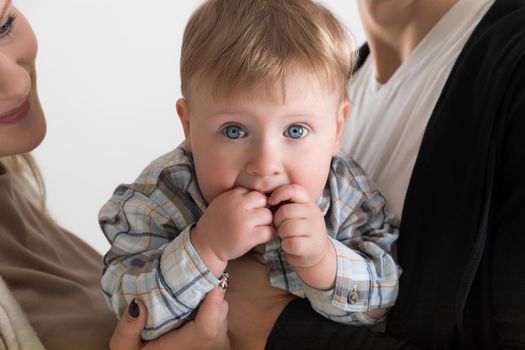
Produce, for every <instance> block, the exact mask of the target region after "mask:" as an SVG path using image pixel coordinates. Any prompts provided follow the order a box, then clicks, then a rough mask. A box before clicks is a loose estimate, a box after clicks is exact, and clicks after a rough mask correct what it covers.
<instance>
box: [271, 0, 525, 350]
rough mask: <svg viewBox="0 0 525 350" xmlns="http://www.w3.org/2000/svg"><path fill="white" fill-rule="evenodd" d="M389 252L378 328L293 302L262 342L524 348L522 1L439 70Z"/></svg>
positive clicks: (486, 21) (490, 20)
mask: <svg viewBox="0 0 525 350" xmlns="http://www.w3.org/2000/svg"><path fill="white" fill-rule="evenodd" d="M367 52H368V50H367V48H366V46H365V47H363V48H362V49H361V57H360V59H361V62H364V60H365V59H366V56H367ZM398 259H399V264H400V265H401V267H402V268H403V274H402V276H401V280H400V294H399V298H398V301H397V303H396V305H395V306H394V307H393V308H392V310H391V312H390V314H389V316H388V325H387V329H386V333H385V334H374V333H372V332H370V330H369V329H366V328H357V327H351V326H340V325H335V324H334V323H331V322H329V321H326V320H324V319H322V317H319V316H317V315H316V314H315V312H314V311H312V310H311V309H310V308H309V305H308V303H307V302H305V301H304V300H294V301H293V302H291V303H290V304H289V305H288V306H287V308H286V309H285V310H284V311H283V313H282V314H281V316H280V318H279V320H278V321H277V323H276V325H275V327H274V329H273V331H272V334H271V335H270V337H269V339H268V343H267V348H268V349H281V348H282V349H285V348H286V349H412V348H415V347H416V345H417V346H421V347H423V348H438V349H497V348H524V349H525V0H496V2H495V4H494V5H493V6H492V8H491V9H490V10H489V11H488V12H487V14H486V15H485V16H484V18H483V19H482V21H481V22H480V23H479V25H478V26H477V28H476V29H475V31H474V32H473V34H472V35H471V37H470V39H469V40H468V42H467V43H466V45H465V47H464V48H463V50H462V52H461V54H460V56H459V57H458V59H457V61H456V63H455V65H454V68H453V70H452V72H451V73H450V76H449V77H448V80H447V82H446V84H445V87H444V89H443V91H442V93H441V96H440V98H439V100H438V102H437V104H436V106H435V108H434V111H433V113H432V116H431V118H430V120H429V123H428V125H427V128H426V131H425V134H424V137H423V141H422V144H421V148H420V150H419V154H418V158H417V160H416V164H415V166H414V170H413V173H412V177H411V180H410V184H409V187H408V191H407V195H406V198H405V203H404V209H403V220H402V223H401V227H400V238H399V242H398Z"/></svg>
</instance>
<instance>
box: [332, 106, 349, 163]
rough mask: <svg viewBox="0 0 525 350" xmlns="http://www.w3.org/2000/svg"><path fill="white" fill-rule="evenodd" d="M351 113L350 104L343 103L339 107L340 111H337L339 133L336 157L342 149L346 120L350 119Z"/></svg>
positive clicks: (335, 149) (336, 143)
mask: <svg viewBox="0 0 525 350" xmlns="http://www.w3.org/2000/svg"><path fill="white" fill-rule="evenodd" d="M349 113H350V102H348V101H346V100H345V101H343V102H342V103H341V105H340V106H339V109H338V111H337V131H336V132H337V133H336V137H335V140H336V141H335V144H334V150H333V155H336V154H337V152H339V149H340V148H341V143H342V141H343V136H344V135H343V133H344V131H345V124H346V120H347V119H348V114H349Z"/></svg>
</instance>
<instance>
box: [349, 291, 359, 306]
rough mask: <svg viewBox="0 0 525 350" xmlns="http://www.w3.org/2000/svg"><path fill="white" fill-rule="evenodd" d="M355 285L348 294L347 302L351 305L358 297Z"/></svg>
mask: <svg viewBox="0 0 525 350" xmlns="http://www.w3.org/2000/svg"><path fill="white" fill-rule="evenodd" d="M356 290H357V287H354V289H352V291H351V292H350V293H349V294H348V302H349V303H350V304H351V305H353V304H355V303H356V301H357V299H359V294H358V293H357V291H356Z"/></svg>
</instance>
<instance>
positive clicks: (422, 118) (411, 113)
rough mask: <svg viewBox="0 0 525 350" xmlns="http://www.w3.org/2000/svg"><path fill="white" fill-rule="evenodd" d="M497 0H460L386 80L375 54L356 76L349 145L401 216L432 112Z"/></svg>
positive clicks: (389, 205) (347, 133)
mask: <svg viewBox="0 0 525 350" xmlns="http://www.w3.org/2000/svg"><path fill="white" fill-rule="evenodd" d="M493 2H494V0H460V1H458V2H457V3H456V4H455V5H454V6H453V7H452V8H451V9H450V10H449V11H448V12H447V13H446V14H445V16H443V18H441V20H440V21H439V22H438V23H437V24H436V25H435V26H434V28H432V30H431V31H430V32H429V33H428V34H427V35H426V37H425V38H424V39H423V40H422V41H421V42H420V43H419V44H418V46H417V47H416V48H415V49H414V51H413V52H412V53H411V54H410V56H409V57H408V58H407V59H406V61H405V62H403V64H402V65H401V66H400V67H399V68H398V69H397V70H396V72H395V73H394V75H392V77H391V78H390V79H389V80H388V82H387V83H386V84H380V83H378V82H377V79H376V73H375V67H374V65H373V58H374V57H373V56H372V55H370V57H369V58H368V59H367V60H366V62H365V64H364V65H363V66H362V67H361V69H360V70H359V71H358V72H357V74H356V75H355V76H354V77H353V78H352V80H351V81H350V102H351V107H350V115H349V117H348V121H347V123H346V125H345V137H344V141H343V150H344V151H346V152H348V154H349V155H350V156H351V157H352V158H353V159H355V160H356V161H357V162H358V163H359V164H360V165H361V166H362V167H363V169H364V170H365V171H366V172H367V173H368V174H369V175H370V176H371V177H372V179H373V180H374V181H375V182H376V183H377V185H378V186H379V189H380V190H381V191H382V193H383V195H384V196H385V198H386V200H387V210H388V211H390V212H391V213H393V214H394V215H396V217H397V218H398V219H401V213H402V210H403V203H404V200H405V195H406V191H407V188H408V183H409V180H410V176H411V174H412V169H413V167H414V164H415V161H416V157H417V154H418V151H419V147H420V145H421V140H422V138H423V133H424V132H425V128H426V125H427V123H428V120H429V119H430V115H431V114H432V111H433V109H434V106H435V105H436V102H437V100H438V98H439V96H440V94H441V91H442V90H443V87H444V85H445V82H446V80H447V78H448V76H449V74H450V72H451V70H452V67H453V65H454V63H455V62H456V59H457V57H458V55H459V54H460V52H461V50H462V49H463V47H464V45H465V43H466V41H467V40H468V38H469V37H470V35H471V34H472V32H473V30H474V29H475V27H476V26H477V24H478V23H479V21H480V20H481V18H482V17H483V16H484V15H485V13H486V12H487V11H488V9H489V8H490V6H491V5H492V4H493ZM479 74H483V72H480V73H479Z"/></svg>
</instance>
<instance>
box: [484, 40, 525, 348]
mask: <svg viewBox="0 0 525 350" xmlns="http://www.w3.org/2000/svg"><path fill="white" fill-rule="evenodd" d="M522 46H524V47H523V48H522V52H525V44H524V45H522ZM515 67H516V70H515V72H514V73H513V79H512V81H511V84H509V85H508V86H506V87H505V88H507V89H508V90H507V91H508V93H507V96H506V99H505V101H504V103H503V106H504V108H505V110H504V111H505V112H506V113H505V114H504V115H505V116H506V119H505V123H504V128H503V132H502V133H501V134H500V135H501V136H500V137H501V141H500V144H501V145H502V146H501V149H500V150H499V151H498V154H499V159H500V161H499V162H498V166H497V168H496V181H497V182H496V184H497V187H496V188H495V207H496V209H495V210H496V222H495V234H494V238H493V242H492V244H493V250H492V254H493V255H492V264H491V266H492V286H491V287H492V290H493V298H494V307H495V309H494V321H495V325H496V328H497V329H496V331H497V337H498V348H502V349H517V348H519V349H525V259H524V257H525V253H524V249H525V225H524V220H525V59H524V58H523V57H522V58H521V59H520V61H519V63H518V64H516V65H515Z"/></svg>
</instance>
